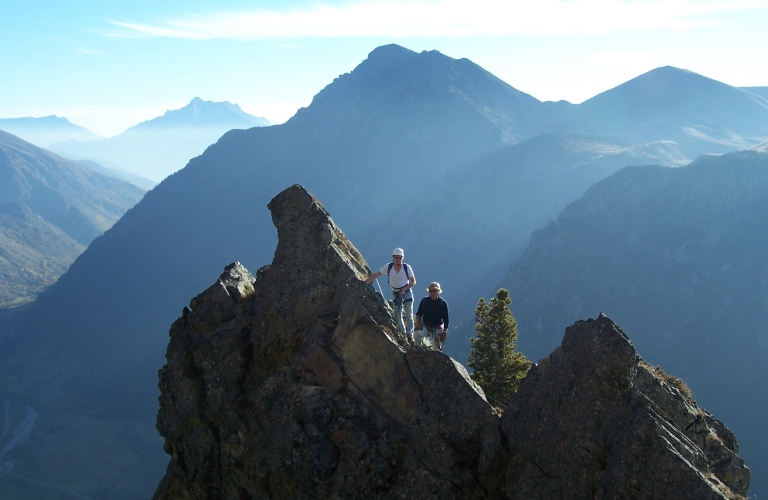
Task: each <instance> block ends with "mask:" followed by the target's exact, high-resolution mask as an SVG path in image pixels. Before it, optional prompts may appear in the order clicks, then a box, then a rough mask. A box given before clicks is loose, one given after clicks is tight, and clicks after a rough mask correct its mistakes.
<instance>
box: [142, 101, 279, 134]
mask: <svg viewBox="0 0 768 500" xmlns="http://www.w3.org/2000/svg"><path fill="white" fill-rule="evenodd" d="M269 125H270V123H269V121H268V120H266V119H265V118H261V117H258V116H254V115H251V114H248V113H246V112H245V111H243V110H242V109H240V106H238V105H237V104H232V103H231V102H228V101H221V102H216V101H205V100H203V99H201V98H200V97H194V98H192V100H191V101H189V104H187V105H186V106H184V107H183V108H180V109H174V110H169V111H166V112H165V114H163V116H160V117H157V118H153V119H151V120H147V121H144V122H141V123H139V124H138V125H136V126H134V127H131V128H129V129H128V131H138V130H149V129H158V128H187V127H201V126H202V127H212V128H223V129H224V130H227V129H233V128H251V127H266V126H269Z"/></svg>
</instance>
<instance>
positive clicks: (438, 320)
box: [414, 281, 449, 351]
mask: <svg viewBox="0 0 768 500" xmlns="http://www.w3.org/2000/svg"><path fill="white" fill-rule="evenodd" d="M442 291H443V290H442V288H440V283H438V282H436V281H433V282H432V283H430V284H429V286H428V287H427V292H429V295H427V296H426V297H424V298H423V299H421V302H419V308H418V309H417V310H416V331H415V332H414V340H415V344H416V345H417V346H421V347H424V339H425V338H427V337H429V339H430V342H431V346H430V347H431V349H432V350H433V351H442V350H443V343H445V339H446V338H447V337H448V321H449V320H448V303H447V302H446V301H444V300H443V298H442V297H440V294H441V293H442Z"/></svg>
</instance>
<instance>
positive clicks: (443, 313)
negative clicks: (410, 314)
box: [416, 297, 448, 328]
mask: <svg viewBox="0 0 768 500" xmlns="http://www.w3.org/2000/svg"><path fill="white" fill-rule="evenodd" d="M416 316H419V317H420V318H421V322H422V323H423V324H424V326H431V327H437V326H440V324H441V323H442V325H443V328H448V303H447V302H446V301H444V300H443V298H442V297H438V298H437V300H432V299H430V298H429V297H424V298H423V299H421V302H419V309H418V310H417V311H416Z"/></svg>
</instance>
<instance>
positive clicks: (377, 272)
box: [365, 271, 381, 283]
mask: <svg viewBox="0 0 768 500" xmlns="http://www.w3.org/2000/svg"><path fill="white" fill-rule="evenodd" d="M379 276H381V271H376V272H375V273H373V274H371V275H370V276H368V277H367V278H365V282H366V283H373V280H375V279H376V278H378V277H379Z"/></svg>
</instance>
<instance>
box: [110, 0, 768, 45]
mask: <svg viewBox="0 0 768 500" xmlns="http://www.w3.org/2000/svg"><path fill="white" fill-rule="evenodd" d="M766 8H768V0H705V1H701V0H637V1H626V0H571V1H560V0H535V1H532V0H474V1H471V2H470V1H467V0H435V1H427V0H417V1H402V0H401V1H398V0H369V1H365V0H364V1H361V2H356V3H348V4H345V5H341V6H329V5H322V4H320V5H314V6H311V7H308V8H305V9H292V10H281V11H278V10H263V9H257V10H247V11H229V12H214V13H210V14H195V15H189V16H187V17H185V18H180V19H169V20H165V21H163V22H159V23H155V24H152V23H146V24H145V23H134V22H126V21H113V22H112V24H113V25H114V26H115V27H117V28H118V30H117V31H116V32H113V34H114V35H116V36H131V35H133V36H136V35H142V36H156V37H172V38H188V39H201V40H207V39H216V38H229V39H244V40H264V39H295V38H304V37H368V36H378V37H387V38H408V37H417V36H435V37H440V36H482V35H489V36H499V35H530V36H550V35H574V34H598V35H599V34H606V33H611V32H615V31H638V30H652V29H665V30H687V29H691V28H694V27H697V26H701V25H704V24H707V23H711V22H713V21H712V17H713V15H714V14H720V13H725V12H732V11H740V10H745V9H766Z"/></svg>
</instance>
